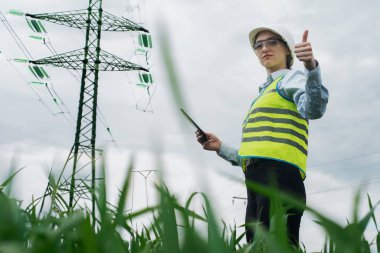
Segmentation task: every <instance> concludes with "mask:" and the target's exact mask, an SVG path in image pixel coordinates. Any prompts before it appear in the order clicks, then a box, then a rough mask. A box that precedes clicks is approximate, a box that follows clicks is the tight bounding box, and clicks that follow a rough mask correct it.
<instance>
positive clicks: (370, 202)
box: [367, 194, 380, 233]
mask: <svg viewBox="0 0 380 253" xmlns="http://www.w3.org/2000/svg"><path fill="white" fill-rule="evenodd" d="M367 198H368V205H369V208H370V209H371V210H372V209H373V205H372V201H371V198H370V196H369V194H367ZM372 220H373V223H374V224H375V227H376V231H377V232H378V233H379V232H380V231H379V228H378V226H377V222H376V217H375V213H372Z"/></svg>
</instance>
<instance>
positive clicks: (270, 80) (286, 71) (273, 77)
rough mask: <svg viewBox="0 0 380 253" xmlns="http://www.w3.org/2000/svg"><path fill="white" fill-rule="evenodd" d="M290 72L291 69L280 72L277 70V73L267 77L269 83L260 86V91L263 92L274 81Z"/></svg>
mask: <svg viewBox="0 0 380 253" xmlns="http://www.w3.org/2000/svg"><path fill="white" fill-rule="evenodd" d="M289 71H290V69H280V70H277V71H275V72H273V73H271V74H270V75H268V76H267V81H266V82H265V83H263V84H262V85H260V87H259V90H260V91H261V90H262V89H264V88H265V87H267V86H268V85H269V84H271V83H272V82H273V80H276V79H277V78H278V77H279V76H281V75H283V74H286V73H288V72H289Z"/></svg>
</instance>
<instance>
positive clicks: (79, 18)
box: [25, 0, 149, 224]
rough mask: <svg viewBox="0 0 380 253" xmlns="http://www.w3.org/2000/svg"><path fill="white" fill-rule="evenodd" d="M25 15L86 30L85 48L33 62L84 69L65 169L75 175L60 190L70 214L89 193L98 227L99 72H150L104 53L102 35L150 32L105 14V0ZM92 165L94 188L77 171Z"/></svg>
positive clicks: (90, 1)
mask: <svg viewBox="0 0 380 253" xmlns="http://www.w3.org/2000/svg"><path fill="white" fill-rule="evenodd" d="M25 15H26V16H27V17H30V18H33V19H38V20H44V21H49V22H53V23H56V24H60V25H66V26H70V27H74V28H79V29H86V43H85V47H84V48H83V49H78V50H74V51H70V52H67V53H63V54H58V55H54V56H51V57H47V58H43V59H39V60H34V61H30V62H31V63H33V64H36V65H49V66H56V67H63V68H67V69H74V70H82V78H81V87H80V97H79V106H78V117H77V124H76V133H75V140H74V145H73V147H72V148H71V151H70V153H69V156H68V158H67V160H66V163H65V166H64V169H65V168H66V166H67V165H68V163H69V161H72V162H73V168H72V174H71V177H70V179H69V180H70V182H69V181H68V180H66V181H65V182H64V184H63V185H61V186H59V187H58V188H59V190H61V189H64V191H69V194H70V195H69V210H70V211H71V210H72V209H73V208H74V207H75V205H77V203H78V201H79V200H80V199H81V197H82V196H83V194H84V195H86V193H87V192H89V191H90V192H91V200H92V214H93V223H94V224H95V177H96V173H95V168H96V160H97V151H99V150H97V149H96V146H95V143H96V112H97V97H98V81H99V71H130V70H140V71H145V72H149V70H148V69H146V68H143V67H142V66H139V65H137V64H134V63H131V62H128V61H125V60H123V59H121V58H119V57H117V56H115V55H112V54H110V53H108V52H106V51H104V50H102V49H101V48H100V40H101V32H102V31H141V32H145V33H148V32H149V31H148V30H146V29H145V28H143V27H142V26H140V25H138V24H136V23H134V22H132V21H130V20H128V19H126V18H119V17H116V16H114V15H112V14H109V13H107V12H105V11H103V9H102V0H89V7H88V9H86V10H76V11H66V12H55V13H44V14H25ZM83 155H84V156H85V157H87V159H88V161H89V162H88V163H87V164H86V163H85V165H84V166H83V167H80V166H81V165H80V163H79V161H80V160H83V159H84V158H83V157H82V156H83ZM82 162H83V161H82ZM89 164H91V174H90V175H91V187H89V186H88V184H87V183H86V182H87V181H88V180H87V178H79V176H78V175H79V174H78V172H79V171H80V170H82V169H83V168H84V167H86V166H87V165H89ZM64 169H63V171H64ZM63 171H62V173H63ZM61 176H62V174H61ZM61 176H60V178H61ZM60 178H59V179H58V184H59V183H60V182H59V181H60ZM68 188H69V189H68ZM89 188H90V189H89ZM86 196H87V195H86Z"/></svg>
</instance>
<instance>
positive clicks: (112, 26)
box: [25, 10, 149, 32]
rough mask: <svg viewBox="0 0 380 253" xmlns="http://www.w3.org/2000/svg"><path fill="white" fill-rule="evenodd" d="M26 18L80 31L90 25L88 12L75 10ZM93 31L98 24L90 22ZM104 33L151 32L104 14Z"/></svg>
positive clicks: (122, 19) (92, 15)
mask: <svg viewBox="0 0 380 253" xmlns="http://www.w3.org/2000/svg"><path fill="white" fill-rule="evenodd" d="M97 15H99V14H98V13H97V12H91V18H92V19H93V20H97V19H98V17H96V16H97ZM25 16H27V17H30V18H34V19H39V20H44V21H48V22H52V23H55V24H59V25H66V26H69V27H74V28H78V29H86V28H87V24H88V18H89V16H88V10H75V11H64V12H53V13H41V14H30V13H27V14H25ZM90 27H91V30H97V29H98V24H97V23H96V22H90ZM102 31H142V32H149V31H148V30H147V29H145V28H144V27H142V26H140V25H138V24H137V23H135V22H133V21H131V20H129V19H127V18H124V17H117V16H115V15H112V14H110V13H108V12H105V11H104V12H103V14H102Z"/></svg>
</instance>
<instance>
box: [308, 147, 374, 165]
mask: <svg viewBox="0 0 380 253" xmlns="http://www.w3.org/2000/svg"><path fill="white" fill-rule="evenodd" d="M379 153H380V151H374V152H371V153H365V154H361V155H357V156H351V157H347V158H343V159H339V160H334V161H329V162H323V163H317V164H314V165H312V166H310V167H308V168H316V167H320V166H322V165H327V164H333V163H338V162H343V161H349V160H353V159H357V158H361V157H366V156H371V155H374V154H379Z"/></svg>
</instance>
